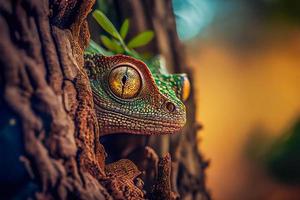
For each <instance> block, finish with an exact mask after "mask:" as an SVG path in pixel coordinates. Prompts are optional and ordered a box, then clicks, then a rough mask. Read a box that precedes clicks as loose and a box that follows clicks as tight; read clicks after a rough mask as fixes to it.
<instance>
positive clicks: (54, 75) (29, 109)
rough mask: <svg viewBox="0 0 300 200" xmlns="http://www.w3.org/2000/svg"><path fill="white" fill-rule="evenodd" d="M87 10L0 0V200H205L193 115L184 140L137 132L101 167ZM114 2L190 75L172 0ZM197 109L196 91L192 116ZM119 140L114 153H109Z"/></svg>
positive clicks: (87, 6) (71, 1) (38, 0)
mask: <svg viewBox="0 0 300 200" xmlns="http://www.w3.org/2000/svg"><path fill="white" fill-rule="evenodd" d="M93 4H94V0H86V1H78V0H68V1H67V0H62V1H57V0H50V1H47V0H12V1H7V0H0V27H1V31H0V38H1V40H0V53H1V56H0V69H1V71H0V93H1V96H0V116H1V123H0V150H1V151H0V155H1V156H3V155H5V157H1V158H0V160H1V161H0V166H1V172H0V187H1V189H0V199H10V198H19V199H26V198H29V197H30V198H33V199H145V198H150V199H176V198H178V193H179V194H180V195H181V198H182V199H184V198H185V197H189V196H191V195H192V196H191V197H192V198H193V199H208V198H209V196H208V194H207V192H206V190H205V186H204V173H203V169H204V166H205V163H204V164H203V161H202V159H201V157H200V156H199V154H198V153H197V152H198V151H197V147H196V140H195V137H196V131H197V125H196V124H195V116H194V114H195V113H193V112H189V114H188V115H189V123H188V126H187V129H186V130H185V131H184V132H185V133H184V134H181V135H177V136H162V139H160V138H151V139H150V141H148V139H145V137H141V136H139V137H128V139H126V140H124V137H125V136H124V135H123V136H122V140H119V142H120V144H117V143H116V142H113V143H109V142H108V143H106V146H105V147H106V150H107V152H108V156H110V157H108V158H109V160H108V162H112V163H111V164H108V165H106V164H105V162H106V161H105V158H106V156H107V154H106V152H105V150H104V147H103V146H102V145H101V143H100V142H99V140H100V134H101V133H99V128H98V123H97V119H96V115H95V111H94V107H93V106H94V105H93V98H92V92H91V88H90V86H89V80H88V77H87V74H86V72H85V71H84V70H83V52H84V49H85V48H86V46H87V44H88V41H89V30H88V24H87V21H86V17H87V15H88V13H89V12H90V11H91V7H92V6H93ZM115 6H116V8H119V9H118V10H117V11H118V12H120V13H121V14H122V16H123V17H124V16H126V17H128V16H130V18H131V20H133V21H132V24H134V26H132V27H134V28H135V30H133V32H135V33H136V32H140V31H141V30H144V29H146V28H151V29H154V30H155V32H156V42H155V43H153V45H152V46H151V47H150V50H151V51H153V52H154V53H162V54H163V55H164V56H165V57H166V58H167V64H168V66H176V67H174V68H170V70H171V71H175V72H179V71H185V70H186V68H185V61H184V57H182V55H183V52H182V50H181V49H182V48H181V44H180V43H179V41H178V38H177V35H176V30H175V22H174V17H173V15H172V10H171V1H158V0H157V1H150V0H147V1H121V0H120V1H115ZM149 8H151V9H149ZM130 10H131V12H130ZM128 11H129V12H128ZM126 12H127V13H126ZM130 13H131V14H133V15H132V16H131V15H129V14H130ZM134 20H136V23H135V22H134ZM140 20H142V21H140ZM194 108H195V105H194V100H193V95H192V97H191V98H190V100H189V102H188V110H190V111H194V110H195V109H194ZM2 117H3V118H2ZM113 137H115V138H116V139H118V137H119V136H118V135H116V136H113ZM137 140H139V141H142V143H141V144H148V145H150V146H152V147H153V148H155V149H156V150H157V151H158V152H159V155H160V156H162V155H164V154H165V153H166V152H168V151H169V152H170V153H171V157H172V159H173V162H171V157H170V155H169V154H167V155H166V156H164V157H163V158H161V159H159V156H158V155H157V154H156V153H155V151H154V150H153V149H152V148H150V147H146V148H145V147H144V145H137V142H136V141H137ZM123 141H125V142H126V148H123V146H122V145H124V142H123ZM160 141H163V142H162V143H160ZM122 142H123V143H122ZM116 144H117V145H118V146H117V147H118V148H120V149H119V151H118V153H116V152H114V153H113V152H112V149H114V150H115V151H116V150H118V148H116V146H115V145H116ZM129 144H130V145H129ZM112 145H114V146H112ZM124 149H125V150H124ZM112 157H113V158H112ZM121 157H127V158H131V159H132V160H133V161H135V162H136V163H135V164H136V165H137V166H136V165H135V164H134V163H133V162H131V161H130V160H126V159H122V160H119V159H120V158H121ZM117 160H119V161H117ZM114 161H116V162H114ZM2 166H4V167H2ZM139 169H140V170H143V173H142V174H141V171H140V170H139ZM171 177H172V179H171ZM179 180H180V181H179ZM143 181H146V182H145V185H144V183H143ZM191 184H192V185H191Z"/></svg>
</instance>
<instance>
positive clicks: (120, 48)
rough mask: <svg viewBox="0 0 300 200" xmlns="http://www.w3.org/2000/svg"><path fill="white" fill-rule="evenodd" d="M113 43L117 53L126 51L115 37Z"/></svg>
mask: <svg viewBox="0 0 300 200" xmlns="http://www.w3.org/2000/svg"><path fill="white" fill-rule="evenodd" d="M112 45H113V46H114V48H115V51H114V52H115V53H124V49H123V48H122V46H121V44H120V43H119V42H118V41H117V40H115V39H112Z"/></svg>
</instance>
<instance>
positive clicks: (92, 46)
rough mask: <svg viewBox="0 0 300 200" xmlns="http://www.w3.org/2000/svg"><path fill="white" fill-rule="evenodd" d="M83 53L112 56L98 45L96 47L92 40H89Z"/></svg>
mask: <svg viewBox="0 0 300 200" xmlns="http://www.w3.org/2000/svg"><path fill="white" fill-rule="evenodd" d="M85 53H100V54H102V55H105V56H110V55H112V53H111V52H109V51H106V50H105V49H103V48H102V47H101V46H100V45H98V44H97V43H96V42H94V41H93V40H90V43H89V46H88V47H87V48H86V49H85Z"/></svg>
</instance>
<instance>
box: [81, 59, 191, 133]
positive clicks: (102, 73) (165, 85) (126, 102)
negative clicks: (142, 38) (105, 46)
mask: <svg viewBox="0 0 300 200" xmlns="http://www.w3.org/2000/svg"><path fill="white" fill-rule="evenodd" d="M85 68H86V70H87V73H88V76H89V79H90V84H91V88H92V92H93V96H94V104H95V109H96V113H97V118H98V121H99V127H100V131H101V133H102V134H104V135H107V134H112V133H120V132H125V133H132V134H168V133H174V132H178V131H179V130H180V129H181V128H182V127H183V126H184V124H185V122H186V111H185V106H184V104H183V102H182V101H181V99H184V97H185V96H186V94H184V92H183V90H182V88H185V87H188V86H187V79H186V76H185V75H180V74H177V75H162V74H153V73H152V72H151V71H150V69H149V68H148V67H147V65H146V64H145V63H144V62H142V61H139V60H137V59H135V58H132V57H130V56H125V55H115V56H103V55H100V54H86V55H85Z"/></svg>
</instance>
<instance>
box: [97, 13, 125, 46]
mask: <svg viewBox="0 0 300 200" xmlns="http://www.w3.org/2000/svg"><path fill="white" fill-rule="evenodd" d="M93 17H94V18H95V19H96V21H97V22H98V24H99V25H100V26H101V27H102V28H103V29H104V30H105V31H106V32H108V33H109V34H111V35H112V36H113V37H115V38H116V39H118V40H122V38H121V36H120V34H119V33H118V31H117V30H116V28H115V27H114V25H113V24H112V23H111V21H110V20H109V19H108V18H107V17H106V16H105V15H104V13H103V12H101V11H100V10H95V11H94V12H93Z"/></svg>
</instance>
